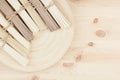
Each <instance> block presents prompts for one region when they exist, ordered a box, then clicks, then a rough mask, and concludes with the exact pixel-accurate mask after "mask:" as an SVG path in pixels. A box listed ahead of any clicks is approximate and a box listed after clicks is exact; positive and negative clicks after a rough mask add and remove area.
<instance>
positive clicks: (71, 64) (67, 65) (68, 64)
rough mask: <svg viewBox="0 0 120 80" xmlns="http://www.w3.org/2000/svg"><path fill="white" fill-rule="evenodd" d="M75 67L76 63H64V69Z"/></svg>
mask: <svg viewBox="0 0 120 80" xmlns="http://www.w3.org/2000/svg"><path fill="white" fill-rule="evenodd" d="M73 65H74V63H72V62H70V63H63V66H64V67H72V66H73Z"/></svg>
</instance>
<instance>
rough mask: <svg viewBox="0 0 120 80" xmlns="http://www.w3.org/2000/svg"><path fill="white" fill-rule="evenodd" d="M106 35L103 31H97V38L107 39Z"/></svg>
mask: <svg viewBox="0 0 120 80" xmlns="http://www.w3.org/2000/svg"><path fill="white" fill-rule="evenodd" d="M105 35H106V33H105V31H103V30H97V31H96V36H98V37H105Z"/></svg>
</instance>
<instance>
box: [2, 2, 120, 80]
mask: <svg viewBox="0 0 120 80" xmlns="http://www.w3.org/2000/svg"><path fill="white" fill-rule="evenodd" d="M119 4H120V1H119V0H71V2H70V6H71V8H72V12H73V15H74V20H75V21H74V25H75V26H74V27H75V33H74V39H73V42H72V44H71V46H70V48H69V50H68V52H67V53H66V54H65V55H64V57H63V58H62V59H61V60H60V61H59V62H58V63H57V64H55V65H54V66H51V67H50V68H48V69H46V70H43V71H41V72H31V73H25V72H21V71H16V70H13V69H11V68H8V67H5V66H3V65H2V64H1V65H0V80H120V69H119V68H120V64H119V63H120V49H119V48H120V37H119V34H120V10H119V9H120V5H119Z"/></svg>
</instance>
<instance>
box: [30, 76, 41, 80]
mask: <svg viewBox="0 0 120 80" xmlns="http://www.w3.org/2000/svg"><path fill="white" fill-rule="evenodd" d="M31 80H39V77H37V76H33V77H32V79H31Z"/></svg>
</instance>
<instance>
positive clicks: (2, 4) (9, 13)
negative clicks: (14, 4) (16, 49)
mask: <svg viewBox="0 0 120 80" xmlns="http://www.w3.org/2000/svg"><path fill="white" fill-rule="evenodd" d="M0 10H1V11H2V12H3V13H4V14H5V16H6V17H7V18H8V20H9V19H10V21H11V22H12V23H13V24H14V25H15V27H16V28H17V29H18V30H19V32H20V33H21V34H22V35H23V36H24V37H25V38H26V39H27V40H32V39H33V34H32V33H31V32H30V30H29V29H28V28H27V26H26V25H25V24H24V23H23V22H22V20H21V19H20V18H19V17H18V16H17V15H14V14H15V12H14V11H13V9H12V8H11V6H10V5H9V4H8V3H7V2H6V1H5V0H0Z"/></svg>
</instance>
